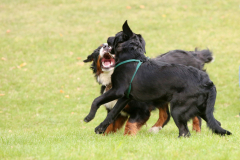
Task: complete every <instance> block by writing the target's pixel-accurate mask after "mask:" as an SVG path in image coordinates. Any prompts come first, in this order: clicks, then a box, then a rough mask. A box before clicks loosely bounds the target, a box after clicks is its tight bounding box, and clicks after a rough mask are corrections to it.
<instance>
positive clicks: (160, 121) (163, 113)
mask: <svg viewBox="0 0 240 160" xmlns="http://www.w3.org/2000/svg"><path fill="white" fill-rule="evenodd" d="M167 109H168V103H166V104H164V107H160V108H158V110H159V118H158V120H157V122H156V123H155V124H154V125H153V127H162V126H163V124H164V122H165V121H166V120H167V118H168V114H167Z"/></svg>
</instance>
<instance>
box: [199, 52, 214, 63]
mask: <svg viewBox="0 0 240 160" xmlns="http://www.w3.org/2000/svg"><path fill="white" fill-rule="evenodd" d="M195 55H196V57H197V58H198V59H199V60H200V61H202V63H210V62H212V61H213V60H214V58H213V54H212V51H210V50H209V49H204V50H197V49H195Z"/></svg>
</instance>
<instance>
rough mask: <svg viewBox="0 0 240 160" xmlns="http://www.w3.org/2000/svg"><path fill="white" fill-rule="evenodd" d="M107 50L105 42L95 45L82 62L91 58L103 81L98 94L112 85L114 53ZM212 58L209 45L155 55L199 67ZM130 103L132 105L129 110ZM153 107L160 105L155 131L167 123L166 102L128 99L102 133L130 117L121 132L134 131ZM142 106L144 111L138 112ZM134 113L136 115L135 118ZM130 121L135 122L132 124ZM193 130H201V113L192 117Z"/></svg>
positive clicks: (171, 61)
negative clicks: (161, 103) (205, 47)
mask: <svg viewBox="0 0 240 160" xmlns="http://www.w3.org/2000/svg"><path fill="white" fill-rule="evenodd" d="M142 41H144V40H142ZM109 51H110V50H108V46H107V44H102V45H100V46H99V47H98V48H97V49H95V50H94V51H93V53H92V54H91V55H89V56H88V57H87V59H86V60H84V62H85V63H87V62H92V65H91V69H92V70H93V73H94V74H95V77H96V80H97V82H99V84H101V85H102V86H101V94H103V93H104V92H106V91H107V90H109V89H110V88H111V74H112V73H113V69H114V64H115V60H114V55H113V54H111V53H109ZM212 59H213V58H212V52H211V51H209V50H208V49H207V50H202V51H198V50H195V51H189V52H187V51H183V50H173V51H169V52H167V53H165V54H162V55H160V56H158V57H157V58H156V60H158V61H163V62H169V63H176V64H177V63H179V64H184V65H190V66H193V67H196V68H198V69H202V68H203V66H204V64H205V63H209V62H211V61H212ZM115 104H116V100H114V101H112V102H109V103H106V104H104V106H105V107H106V109H107V111H108V113H109V111H110V110H111V109H112V108H113V106H114V105H115ZM129 107H130V108H131V110H129ZM155 108H158V109H159V119H158V120H157V122H156V123H155V124H154V126H153V127H152V128H151V129H150V130H149V131H150V132H154V133H157V132H158V131H159V130H161V129H162V128H163V127H164V126H165V125H166V124H167V123H168V121H169V119H170V116H169V110H168V104H164V106H162V107H160V106H158V105H154V104H151V103H144V104H143V103H142V104H141V103H138V102H134V100H133V102H132V103H129V104H128V105H127V107H125V108H124V109H123V111H121V112H120V115H119V116H118V117H117V119H116V120H115V121H114V122H113V123H111V124H110V125H109V127H108V128H107V129H106V131H105V134H108V133H110V132H116V131H117V130H119V129H121V127H122V126H123V124H124V123H125V121H126V120H127V119H128V117H129V121H128V122H127V124H126V127H125V131H124V134H129V135H135V134H136V133H137V131H138V130H139V129H140V128H141V127H142V125H144V123H146V121H147V120H148V119H149V117H150V113H148V111H152V110H154V109H155ZM143 110H145V111H144V112H140V111H143ZM144 113H147V114H144ZM136 115H137V116H136ZM134 117H139V118H138V119H135V118H134ZM130 122H135V123H134V124H132V123H130ZM193 130H195V131H196V132H200V131H201V118H200V117H194V118H193Z"/></svg>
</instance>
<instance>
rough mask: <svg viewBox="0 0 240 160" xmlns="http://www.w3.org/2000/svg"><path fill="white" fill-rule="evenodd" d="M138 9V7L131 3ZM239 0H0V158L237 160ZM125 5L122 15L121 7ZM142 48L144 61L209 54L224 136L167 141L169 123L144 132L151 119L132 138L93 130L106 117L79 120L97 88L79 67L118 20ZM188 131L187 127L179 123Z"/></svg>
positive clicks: (173, 135) (172, 132) (172, 136)
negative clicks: (197, 51) (198, 51)
mask: <svg viewBox="0 0 240 160" xmlns="http://www.w3.org/2000/svg"><path fill="white" fill-rule="evenodd" d="M141 5H142V6H141ZM239 5H240V3H239V1H237V0H230V1H224V0H223V1H218V0H213V1H207V0H202V1H189V0H182V1H179V0H171V1H164V2H158V1H151V2H150V1H149V2H148V1H143V0H140V1H131V2H130V1H106V0H102V1H83V0H68V1H67V0H39V1H31V0H17V1H16V0H15V1H14V0H1V4H0V37H1V38H0V58H1V59H0V95H1V96H0V159H238V158H239V157H240V152H239V148H240V119H239V117H236V116H237V115H239V112H240V94H239V84H238V68H239V65H240V51H239V44H240V38H239V37H240V29H239V21H240V16H239V14H240V7H239ZM127 8H130V9H127ZM126 19H127V20H128V22H129V25H130V27H131V28H132V30H133V31H134V32H135V33H141V34H142V35H143V37H144V38H145V40H146V42H147V46H146V50H147V56H149V57H155V56H157V55H158V54H160V53H165V52H167V51H169V50H173V49H185V50H193V49H194V48H195V47H199V48H202V49H204V48H209V49H211V50H212V51H213V52H214V56H215V62H214V63H211V64H209V65H207V66H206V68H207V71H208V73H209V75H210V77H211V79H212V81H213V82H214V83H215V85H216V87H217V90H218V95H217V101H216V105H215V108H216V109H215V117H216V118H217V119H218V120H219V121H220V122H221V123H222V126H223V128H226V129H228V130H229V131H231V132H232V133H233V135H232V136H226V137H219V136H217V135H213V134H212V133H211V132H210V131H209V130H208V129H207V128H206V125H205V123H204V124H203V129H202V133H201V134H196V133H194V132H192V136H191V138H181V139H177V135H178V129H177V127H176V126H175V124H174V123H173V120H172V119H171V121H170V123H169V124H168V125H167V126H166V127H165V128H164V129H163V130H162V131H160V133H158V134H150V133H148V129H149V128H150V127H151V126H152V125H153V124H154V122H156V120H157V117H158V114H157V112H153V113H152V116H151V119H150V120H149V121H148V126H147V127H143V128H142V129H141V131H140V132H139V133H138V134H137V136H135V137H127V136H123V130H121V131H120V132H118V133H116V134H111V135H109V136H101V135H96V134H95V133H94V128H95V127H96V126H97V125H98V124H99V123H100V122H102V121H103V119H104V118H105V117H106V111H105V109H104V108H103V107H101V108H100V109H99V111H98V112H97V115H96V118H95V119H94V120H93V121H92V122H90V123H88V124H86V123H84V122H83V121H82V120H83V118H84V117H85V116H86V115H87V113H88V112H89V109H90V105H91V102H92V101H93V99H94V98H95V97H97V96H99V87H100V86H99V85H98V84H97V83H96V82H95V79H94V77H93V75H92V73H91V71H90V69H89V65H87V64H83V63H82V60H84V59H85V58H86V57H87V55H89V54H90V53H92V51H93V50H94V49H95V48H96V47H97V46H98V45H99V44H101V43H103V42H106V40H107V37H109V36H112V35H114V34H115V33H117V32H118V31H120V30H121V26H122V24H123V22H124V21H125V20H126ZM189 127H190V128H191V123H189Z"/></svg>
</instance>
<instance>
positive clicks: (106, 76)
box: [97, 69, 114, 86]
mask: <svg viewBox="0 0 240 160" xmlns="http://www.w3.org/2000/svg"><path fill="white" fill-rule="evenodd" d="M113 71H114V69H112V70H110V71H107V72H106V71H104V72H103V73H101V74H100V75H99V76H97V81H98V83H100V84H102V85H105V86H107V85H109V84H111V76H112V74H113Z"/></svg>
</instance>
